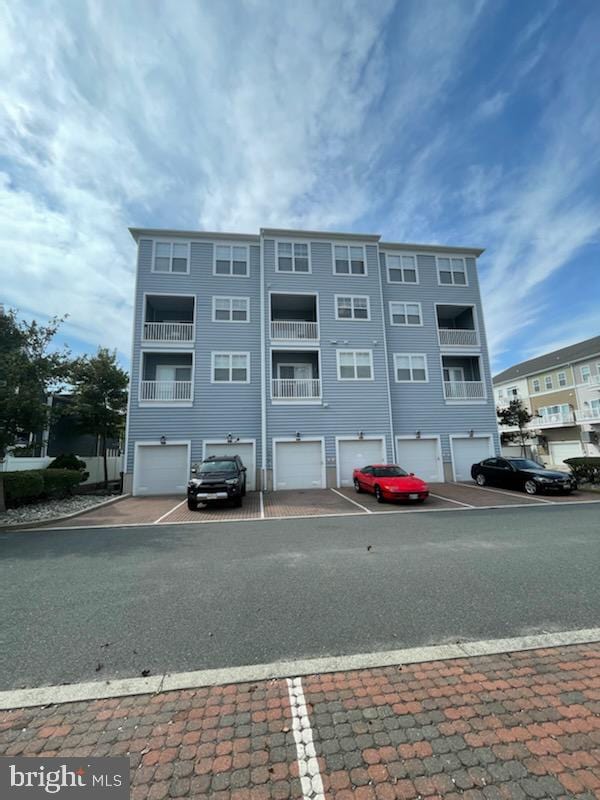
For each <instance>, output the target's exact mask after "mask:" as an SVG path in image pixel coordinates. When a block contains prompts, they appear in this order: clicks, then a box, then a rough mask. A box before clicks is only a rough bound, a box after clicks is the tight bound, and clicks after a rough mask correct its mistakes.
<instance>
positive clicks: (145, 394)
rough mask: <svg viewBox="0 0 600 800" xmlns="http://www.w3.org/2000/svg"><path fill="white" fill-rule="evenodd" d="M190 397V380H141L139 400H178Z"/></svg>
mask: <svg viewBox="0 0 600 800" xmlns="http://www.w3.org/2000/svg"><path fill="white" fill-rule="evenodd" d="M191 399H192V382H191V381H142V385H141V387H140V400H143V401H152V402H154V401H157V402H162V403H164V402H178V401H182V400H191Z"/></svg>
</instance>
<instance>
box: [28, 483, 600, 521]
mask: <svg viewBox="0 0 600 800" xmlns="http://www.w3.org/2000/svg"><path fill="white" fill-rule="evenodd" d="M430 491H431V494H430V497H429V499H428V500H427V501H426V502H425V503H378V502H377V501H376V500H375V497H374V496H373V495H371V494H366V493H364V492H361V493H360V494H357V493H356V492H355V491H354V489H353V488H351V487H347V488H341V489H301V490H289V491H277V492H249V493H248V494H247V495H246V497H245V498H244V505H243V506H242V508H232V507H231V506H229V505H228V504H225V503H224V504H214V505H210V506H206V507H203V506H201V507H200V508H199V509H198V510H197V511H190V510H189V509H188V507H187V503H186V500H185V498H181V497H178V496H164V497H125V498H123V499H122V500H120V501H118V502H116V503H113V504H111V505H108V506H104V507H102V508H98V509H96V510H92V511H88V512H85V513H83V514H80V515H78V516H76V517H72V518H71V519H68V520H63V521H61V522H60V523H47V524H46V525H44V526H43V527H60V528H80V527H98V526H105V525H110V526H124V525H125V526H128V525H148V524H154V525H170V524H182V523H190V522H195V523H200V524H202V523H208V522H235V521H243V520H255V519H285V518H294V517H321V516H323V517H326V516H346V515H360V514H365V515H366V514H407V513H423V512H432V511H458V510H463V511H464V510H468V509H477V508H510V507H514V506H518V507H523V508H526V507H530V506H540V505H546V506H547V505H553V504H557V503H590V502H591V503H594V502H595V503H600V494H598V493H597V492H591V491H577V492H575V493H573V494H571V495H564V494H560V495H536V496H535V497H530V496H529V495H526V494H525V493H524V492H516V491H510V490H506V489H495V488H492V487H487V486H486V487H479V486H476V485H475V484H474V483H432V484H430Z"/></svg>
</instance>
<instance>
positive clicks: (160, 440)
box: [159, 436, 167, 444]
mask: <svg viewBox="0 0 600 800" xmlns="http://www.w3.org/2000/svg"><path fill="white" fill-rule="evenodd" d="M159 442H160V443H161V444H166V443H167V437H166V436H161V437H160V439H159Z"/></svg>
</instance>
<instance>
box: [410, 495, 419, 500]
mask: <svg viewBox="0 0 600 800" xmlns="http://www.w3.org/2000/svg"><path fill="white" fill-rule="evenodd" d="M408 499H409V500H418V499H419V495H418V494H409V495H408Z"/></svg>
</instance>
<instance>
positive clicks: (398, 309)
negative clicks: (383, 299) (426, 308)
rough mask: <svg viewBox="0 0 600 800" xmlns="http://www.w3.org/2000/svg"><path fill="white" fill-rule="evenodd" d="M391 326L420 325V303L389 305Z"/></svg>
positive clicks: (421, 322)
mask: <svg viewBox="0 0 600 800" xmlns="http://www.w3.org/2000/svg"><path fill="white" fill-rule="evenodd" d="M390 324H391V325H422V324H423V319H422V316H421V304H420V303H396V302H393V303H390Z"/></svg>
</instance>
